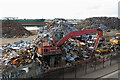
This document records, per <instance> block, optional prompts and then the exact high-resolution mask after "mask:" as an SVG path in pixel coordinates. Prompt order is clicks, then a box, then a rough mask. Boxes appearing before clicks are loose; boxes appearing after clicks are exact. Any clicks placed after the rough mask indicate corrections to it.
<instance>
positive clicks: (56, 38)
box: [53, 32, 64, 44]
mask: <svg viewBox="0 0 120 80" xmlns="http://www.w3.org/2000/svg"><path fill="white" fill-rule="evenodd" d="M63 34H64V33H63V32H54V33H53V43H54V44H55V43H57V42H58V41H59V40H61V39H62V38H63Z"/></svg>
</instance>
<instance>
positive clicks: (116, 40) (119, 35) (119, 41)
mask: <svg viewBox="0 0 120 80" xmlns="http://www.w3.org/2000/svg"><path fill="white" fill-rule="evenodd" d="M110 43H113V44H116V45H120V33H116V37H115V38H112V39H110Z"/></svg>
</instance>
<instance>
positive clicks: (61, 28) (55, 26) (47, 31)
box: [39, 18, 78, 42]
mask: <svg viewBox="0 0 120 80" xmlns="http://www.w3.org/2000/svg"><path fill="white" fill-rule="evenodd" d="M73 31H78V30H77V29H76V28H75V27H74V26H72V25H71V24H70V23H68V22H67V21H66V20H65V19H61V18H55V19H54V20H52V21H51V22H50V23H48V25H47V26H46V27H45V28H44V30H43V31H40V32H39V33H40V34H39V38H40V40H41V41H44V40H47V41H48V42H51V41H52V34H53V32H54V33H56V32H62V34H63V36H62V37H64V36H66V35H67V34H68V33H70V32H73ZM56 36H59V35H56ZM43 39H44V40H43Z"/></svg>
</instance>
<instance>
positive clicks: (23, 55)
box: [2, 18, 95, 70]
mask: <svg viewBox="0 0 120 80" xmlns="http://www.w3.org/2000/svg"><path fill="white" fill-rule="evenodd" d="M73 31H78V29H76V28H75V27H73V26H72V25H71V23H69V22H67V21H66V20H65V19H58V18H56V19H54V20H52V21H51V22H50V23H49V24H48V25H47V26H46V27H45V28H44V30H42V31H40V32H39V34H38V37H37V38H36V39H34V40H31V41H22V40H20V41H18V42H15V43H13V44H10V43H6V44H4V45H3V46H2V54H3V57H2V58H3V59H2V61H3V64H4V65H6V66H9V65H10V66H12V67H16V66H20V65H21V64H22V65H25V64H29V63H31V62H32V61H33V60H34V59H35V55H36V53H37V51H38V50H37V48H38V46H39V44H41V43H44V42H48V43H49V44H50V46H54V44H53V34H55V33H57V34H55V37H54V41H60V40H61V39H62V38H63V37H65V36H66V35H67V34H68V33H70V32H73ZM59 32H60V33H61V34H62V35H63V36H61V35H59V34H58V33H59ZM82 39H83V40H82ZM94 43H95V41H94V39H93V37H92V36H90V35H82V36H79V37H76V38H72V39H71V38H70V39H68V40H67V41H66V42H65V43H64V44H62V45H61V46H60V47H59V48H60V49H61V50H62V51H63V53H64V54H65V55H64V60H65V61H66V65H72V64H73V62H77V61H80V60H86V59H88V58H90V57H91V53H92V52H91V51H89V48H90V47H93V44H94ZM44 62H45V61H44ZM48 62H49V61H48ZM41 63H42V61H41ZM46 64H47V63H46ZM47 65H48V64H47ZM42 67H44V69H45V67H46V66H44V65H43V66H42ZM42 69H43V68H42ZM45 70H47V69H45Z"/></svg>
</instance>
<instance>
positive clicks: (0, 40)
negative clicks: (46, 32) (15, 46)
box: [0, 31, 38, 47]
mask: <svg viewBox="0 0 120 80" xmlns="http://www.w3.org/2000/svg"><path fill="white" fill-rule="evenodd" d="M31 32H32V33H33V34H34V35H32V36H29V37H27V38H0V47H1V46H2V45H3V44H5V43H14V42H17V41H18V40H23V41H27V40H33V39H35V38H36V37H37V36H38V35H37V32H36V31H31Z"/></svg>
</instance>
